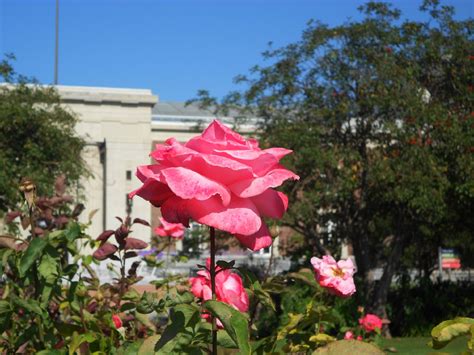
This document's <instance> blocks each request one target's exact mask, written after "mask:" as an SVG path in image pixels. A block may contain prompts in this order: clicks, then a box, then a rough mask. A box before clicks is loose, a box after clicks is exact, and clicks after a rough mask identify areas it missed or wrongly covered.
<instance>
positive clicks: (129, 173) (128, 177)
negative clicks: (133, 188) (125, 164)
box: [125, 170, 132, 180]
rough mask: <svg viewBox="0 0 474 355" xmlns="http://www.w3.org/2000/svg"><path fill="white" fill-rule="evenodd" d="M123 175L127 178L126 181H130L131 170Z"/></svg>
mask: <svg viewBox="0 0 474 355" xmlns="http://www.w3.org/2000/svg"><path fill="white" fill-rule="evenodd" d="M125 175H126V177H127V180H132V171H131V170H127V172H126V174H125Z"/></svg>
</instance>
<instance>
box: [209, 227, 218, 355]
mask: <svg viewBox="0 0 474 355" xmlns="http://www.w3.org/2000/svg"><path fill="white" fill-rule="evenodd" d="M209 234H210V241H211V265H210V267H209V273H210V274H211V292H212V299H213V300H215V299H216V231H215V229H214V227H210V233H209ZM212 354H213V355H217V330H216V318H214V317H212Z"/></svg>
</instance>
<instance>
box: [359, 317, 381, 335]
mask: <svg viewBox="0 0 474 355" xmlns="http://www.w3.org/2000/svg"><path fill="white" fill-rule="evenodd" d="M359 324H360V325H361V326H362V328H364V330H365V331H366V332H367V333H370V332H373V331H375V329H379V330H380V329H382V319H380V318H379V317H377V316H376V315H375V314H371V313H367V314H366V315H365V316H364V317H362V318H360V319H359Z"/></svg>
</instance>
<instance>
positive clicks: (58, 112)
mask: <svg viewBox="0 0 474 355" xmlns="http://www.w3.org/2000/svg"><path fill="white" fill-rule="evenodd" d="M13 60H14V57H13V56H7V57H6V58H4V59H3V60H2V61H1V62H0V80H1V81H4V82H5V84H6V85H0V166H2V169H1V171H0V213H2V212H5V211H6V210H7V209H11V208H15V207H16V206H18V203H19V202H21V196H20V195H19V194H18V193H17V185H18V184H19V183H20V179H21V178H22V177H29V178H31V179H33V180H34V181H35V182H36V185H37V189H38V193H39V194H41V195H47V194H50V193H51V192H52V191H53V189H52V187H53V186H54V179H55V177H56V176H58V175H60V174H66V175H67V176H68V179H69V183H70V184H71V185H73V186H78V183H79V179H80V177H81V176H84V175H85V174H87V169H86V165H85V163H84V161H83V160H82V158H81V151H82V148H83V147H84V144H85V142H84V140H83V139H82V138H80V137H78V136H77V134H76V133H75V130H74V129H75V125H76V123H77V118H76V117H75V116H74V115H73V114H72V113H71V112H70V111H68V110H67V109H66V108H64V107H63V106H61V105H60V98H59V95H58V93H57V92H56V90H55V88H54V87H50V86H42V85H39V84H38V83H36V82H35V81H34V80H31V79H28V78H25V77H22V76H20V75H17V74H16V73H15V71H14V69H13V66H12V61H13ZM2 79H3V80H2Z"/></svg>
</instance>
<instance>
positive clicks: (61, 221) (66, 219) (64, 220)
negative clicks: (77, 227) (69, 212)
mask: <svg viewBox="0 0 474 355" xmlns="http://www.w3.org/2000/svg"><path fill="white" fill-rule="evenodd" d="M54 222H55V223H56V225H58V226H63V225H65V224H67V223H68V222H69V217H67V216H64V215H63V216H59V217H57V218H55V219H54Z"/></svg>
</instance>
